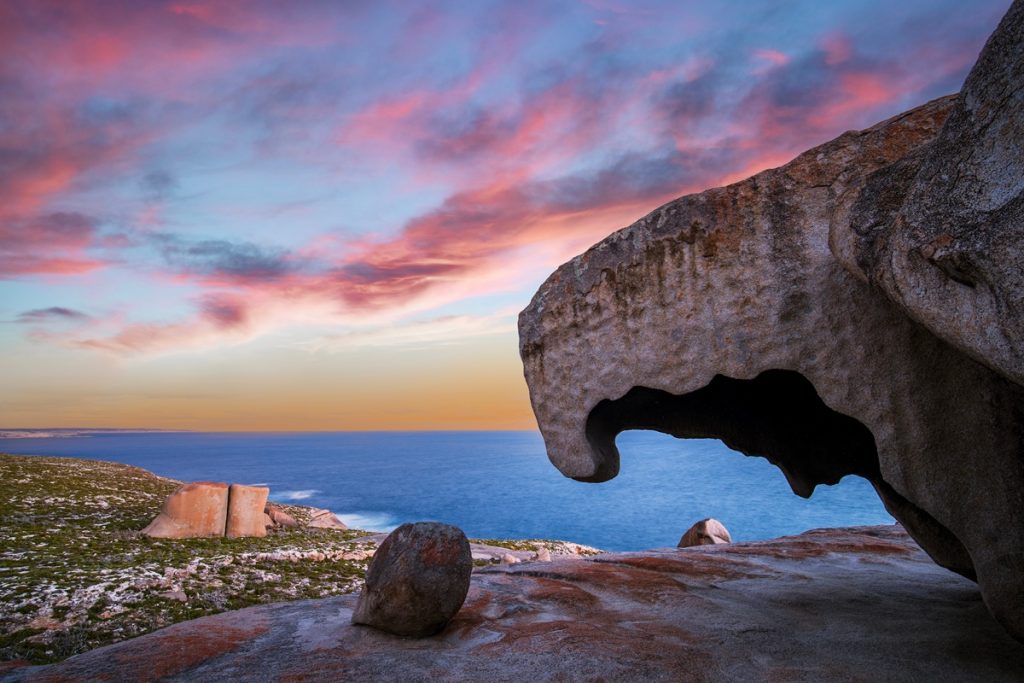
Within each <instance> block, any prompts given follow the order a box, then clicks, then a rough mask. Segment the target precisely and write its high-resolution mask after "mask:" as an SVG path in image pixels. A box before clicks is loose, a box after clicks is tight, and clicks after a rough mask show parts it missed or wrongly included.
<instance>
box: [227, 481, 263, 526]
mask: <svg viewBox="0 0 1024 683" xmlns="http://www.w3.org/2000/svg"><path fill="white" fill-rule="evenodd" d="M269 493H270V489H269V488H267V487H266V486H244V485H243V484H232V485H231V489H230V491H229V493H228V520H227V526H226V527H225V530H224V535H225V536H227V537H228V538H243V537H246V536H256V537H262V536H266V535H267V525H266V523H265V522H264V517H263V509H264V508H265V507H266V505H267V495H268V494H269Z"/></svg>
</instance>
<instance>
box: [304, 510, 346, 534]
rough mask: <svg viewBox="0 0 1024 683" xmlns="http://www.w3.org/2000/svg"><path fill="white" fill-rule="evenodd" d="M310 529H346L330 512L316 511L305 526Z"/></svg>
mask: <svg viewBox="0 0 1024 683" xmlns="http://www.w3.org/2000/svg"><path fill="white" fill-rule="evenodd" d="M307 526H309V527H310V528H312V529H341V530H345V529H347V528H348V527H347V526H345V523H344V522H342V521H341V520H340V519H338V516H337V515H335V514H334V513H333V512H331V511H330V510H316V511H314V512H313V516H312V517H311V518H310V520H309V524H308V525H307Z"/></svg>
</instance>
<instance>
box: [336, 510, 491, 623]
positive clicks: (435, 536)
mask: <svg viewBox="0 0 1024 683" xmlns="http://www.w3.org/2000/svg"><path fill="white" fill-rule="evenodd" d="M472 572H473V560H472V557H471V555H470V550H469V541H468V540H467V539H466V535H465V534H464V533H462V531H461V530H460V529H458V528H456V527H453V526H450V525H448V524H440V523H438V522H416V523H413V524H403V525H402V526H400V527H398V528H397V529H395V530H394V531H392V532H391V534H390V535H389V536H388V537H387V538H386V539H384V542H383V543H381V545H380V547H379V548H378V549H377V553H376V554H375V555H374V556H373V560H372V561H371V562H370V566H369V567H368V568H367V570H366V586H365V587H364V588H363V591H362V593H360V595H359V602H358V603H357V604H356V607H355V610H354V612H353V614H352V623H353V624H364V625H366V626H373V627H375V628H378V629H380V630H382V631H387V632H388V633H394V634H397V635H401V636H414V637H424V636H430V635H433V634H435V633H437V632H438V631H440V630H441V629H443V628H444V627H445V626H446V625H447V624H448V622H449V621H450V620H451V618H452V617H453V616H455V614H456V612H458V611H459V608H460V607H461V606H462V603H463V601H464V600H465V599H466V591H468V590H469V579H470V575H471V574H472Z"/></svg>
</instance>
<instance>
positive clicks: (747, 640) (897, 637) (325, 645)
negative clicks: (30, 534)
mask: <svg viewBox="0 0 1024 683" xmlns="http://www.w3.org/2000/svg"><path fill="white" fill-rule="evenodd" d="M354 607H355V597H354V596H344V597H338V598H329V599H325V600H312V601H304V602H295V603H279V604H274V605H267V606H260V607H254V608H250V609H245V610H241V611H238V612H231V613H226V614H220V615H216V616H213V617H206V618H203V619H198V620H196V621H191V622H185V623H181V624H177V625H175V626H171V627H169V628H166V629H163V630H161V631H157V632H155V633H152V634H149V635H147V636H143V637H141V638H137V639H135V640H131V641H126V642H123V643H118V644H116V645H112V646H109V647H105V648H101V649H98V650H94V651H92V652H88V653H85V654H83V655H79V656H77V657H73V658H71V659H68V660H66V661H64V662H61V663H60V664H56V665H52V666H49V667H33V668H22V669H15V670H12V671H9V672H8V674H7V677H6V678H4V679H3V680H5V681H71V680H94V681H104V680H108V681H113V680H119V681H120V680H154V679H164V680H172V681H194V680H247V681H271V680H275V681H276V680H303V681H319V680H324V681H326V680H340V681H347V680H351V681H393V680H403V681H436V680H448V681H479V680H490V681H512V680H515V681H523V680H529V681H594V680H604V681H636V680H647V681H734V680H771V681H823V680H828V681H854V680H856V681H867V680H886V681H930V682H932V681H935V682H941V681H966V680H979V681H993V682H997V681H1020V680H1024V645H1021V644H1019V643H1017V642H1015V641H1014V640H1013V639H1011V638H1010V637H1009V636H1008V635H1007V634H1006V632H1005V631H1004V630H1003V629H1002V628H1000V626H999V624H997V623H996V622H995V620H994V619H993V618H992V617H991V616H990V615H989V614H988V612H987V611H986V609H985V607H984V605H983V604H982V601H981V597H980V595H979V593H978V589H977V586H976V585H974V584H973V583H971V582H970V581H968V580H966V579H964V578H961V577H959V576H957V575H955V574H952V573H950V572H948V571H945V570H943V569H941V568H939V567H937V566H936V565H935V564H934V563H933V562H932V561H931V560H930V559H929V558H928V556H927V555H925V554H924V553H923V552H922V551H921V550H920V549H919V548H918V547H917V546H916V545H915V544H914V543H913V541H911V540H910V538H909V537H908V536H907V535H906V534H905V533H904V532H903V531H902V529H900V528H899V527H895V526H883V527H857V528H850V529H829V530H818V531H811V532H807V533H805V534H801V535H799V536H791V537H786V538H781V539H776V540H773V541H765V542H757V543H733V544H729V545H715V546H701V547H696V548H686V549H674V548H673V549H660V550H648V551H643V552H635V553H615V554H604V555H599V556H596V557H594V558H591V559H555V561H553V562H546V563H531V562H523V563H520V564H516V565H512V566H502V567H494V568H487V569H484V570H483V571H479V572H477V573H475V574H474V575H473V580H472V585H471V587H470V591H469V596H468V598H467V600H466V603H465V605H464V606H463V608H462V610H461V611H460V612H459V614H458V615H457V616H456V617H455V619H454V620H453V621H452V622H451V623H450V624H449V626H448V628H446V629H445V630H444V631H443V632H442V633H440V634H439V635H437V636H434V637H432V638H426V639H420V640H412V639H407V638H400V637H397V636H392V635H389V634H386V633H381V632H379V631H375V630H373V629H367V628H361V627H354V626H352V625H351V624H350V623H349V620H350V618H351V615H352V610H353V608H354Z"/></svg>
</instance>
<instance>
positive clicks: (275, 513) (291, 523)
mask: <svg viewBox="0 0 1024 683" xmlns="http://www.w3.org/2000/svg"><path fill="white" fill-rule="evenodd" d="M263 511H264V512H266V513H267V516H268V517H269V518H270V521H271V523H272V524H273V525H274V526H280V527H285V528H287V529H293V528H295V527H297V526H299V522H298V521H297V520H296V519H295V518H294V517H292V516H291V515H289V514H288V513H287V512H285V511H284V510H283V509H281V508H280V507H278V506H277V505H273V504H270V503H268V504H267V506H266V508H264V510H263Z"/></svg>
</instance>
